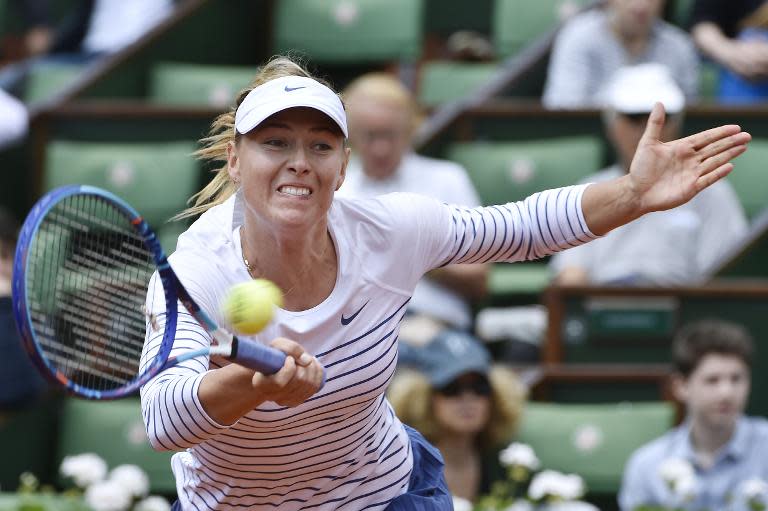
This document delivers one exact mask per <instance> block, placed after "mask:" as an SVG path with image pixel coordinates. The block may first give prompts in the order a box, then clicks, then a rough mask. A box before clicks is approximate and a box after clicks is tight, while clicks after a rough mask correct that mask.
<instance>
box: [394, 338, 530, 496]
mask: <svg viewBox="0 0 768 511" xmlns="http://www.w3.org/2000/svg"><path fill="white" fill-rule="evenodd" d="M388 397H389V400H390V402H391V404H392V406H393V408H394V410H395V413H396V414H397V416H398V417H399V418H400V420H402V421H403V422H404V423H406V424H408V425H409V426H411V427H414V428H416V429H417V430H418V431H419V432H421V433H422V434H423V435H424V436H425V437H426V438H427V439H428V440H429V441H430V442H431V443H432V444H433V445H434V446H435V447H437V448H438V449H439V450H440V453H441V454H442V456H443V459H444V461H445V478H446V481H447V483H448V489H449V490H450V491H451V494H452V495H454V496H456V497H461V498H464V499H467V500H469V501H476V500H477V498H478V497H479V496H481V495H483V494H486V493H488V492H489V491H490V489H491V485H492V483H493V482H494V481H496V480H499V479H502V478H504V477H505V473H504V470H503V468H502V467H501V466H500V464H499V457H498V452H499V449H500V448H501V447H503V446H504V445H506V444H507V443H508V441H509V440H510V438H511V437H512V436H514V434H515V431H516V428H517V425H518V421H519V418H520V416H521V412H522V409H523V405H524V403H525V399H526V390H525V388H524V386H523V385H522V384H521V383H520V381H519V380H518V379H517V377H516V376H515V374H514V373H513V372H512V371H510V370H509V369H506V368H503V367H501V366H497V365H494V364H492V362H491V357H490V355H489V353H488V351H487V350H486V348H485V346H483V345H482V344H480V343H479V342H477V341H476V340H475V339H474V338H473V337H472V336H470V335H468V334H464V333H462V332H457V331H445V332H443V333H441V334H440V335H438V336H437V337H435V339H434V340H433V341H432V342H430V343H429V344H427V345H426V346H424V347H422V348H412V349H411V351H410V353H409V357H408V362H407V365H406V367H404V368H403V369H402V370H401V371H400V372H399V373H398V374H397V375H396V376H395V379H394V380H393V382H392V384H391V386H390V390H389V394H388Z"/></svg>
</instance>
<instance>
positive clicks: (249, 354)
mask: <svg viewBox="0 0 768 511" xmlns="http://www.w3.org/2000/svg"><path fill="white" fill-rule="evenodd" d="M229 359H230V360H232V361H233V362H236V363H238V364H240V365H241V366H245V367H248V368H250V369H254V370H256V371H258V372H260V373H263V374H266V375H270V374H275V373H276V372H278V371H279V370H280V369H282V367H283V364H285V353H283V352H282V351H280V350H277V349H275V348H271V347H269V346H264V345H263V344H259V343H257V342H253V341H247V340H244V339H238V338H237V337H232V355H230V356H229ZM323 386H325V369H323V381H322V383H321V384H320V388H321V389H322V388H323Z"/></svg>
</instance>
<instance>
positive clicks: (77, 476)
mask: <svg viewBox="0 0 768 511" xmlns="http://www.w3.org/2000/svg"><path fill="white" fill-rule="evenodd" d="M59 471H60V472H61V475H63V476H64V477H71V478H72V479H73V480H74V481H75V484H76V485H78V486H79V487H81V488H86V487H87V486H88V485H91V484H93V483H96V482H98V481H101V480H103V479H104V477H105V476H106V475H107V463H106V462H105V461H104V460H103V459H101V458H100V457H99V456H97V455H96V454H93V453H85V454H79V455H77V456H66V457H65V458H64V461H62V462H61V467H60V468H59Z"/></svg>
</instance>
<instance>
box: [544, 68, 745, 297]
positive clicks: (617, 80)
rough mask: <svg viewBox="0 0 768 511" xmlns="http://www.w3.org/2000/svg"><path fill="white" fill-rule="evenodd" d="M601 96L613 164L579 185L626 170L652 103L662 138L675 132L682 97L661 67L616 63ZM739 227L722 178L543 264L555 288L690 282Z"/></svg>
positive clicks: (738, 210) (732, 196) (740, 217)
mask: <svg viewBox="0 0 768 511" xmlns="http://www.w3.org/2000/svg"><path fill="white" fill-rule="evenodd" d="M602 101H603V104H604V109H603V121H604V125H605V132H606V135H607V138H608V139H609V141H610V142H611V145H612V146H613V150H614V152H615V153H616V156H617V158H618V161H617V162H616V164H614V165H612V166H611V167H609V168H607V169H605V170H603V171H601V172H598V173H597V174H593V175H591V176H589V177H587V178H586V179H584V182H602V181H606V180H609V179H612V178H613V177H619V176H621V175H624V174H626V173H627V172H628V170H629V164H630V162H631V161H632V158H633V157H634V155H635V151H636V150H637V147H638V144H639V143H640V138H641V137H642V134H643V130H644V129H645V126H646V124H647V122H648V117H649V115H650V112H651V109H652V108H653V105H654V103H655V102H656V101H661V102H662V103H663V104H664V107H665V108H666V111H667V123H666V124H665V126H664V130H663V132H662V140H673V139H675V138H678V137H679V136H680V133H681V131H682V123H683V109H684V106H685V96H684V94H683V91H682V90H681V89H680V87H678V85H677V84H676V83H675V81H674V80H673V78H672V75H671V74H670V72H669V70H668V68H667V67H665V66H662V65H660V64H641V65H636V66H628V67H625V68H622V69H621V70H620V71H619V72H617V73H616V74H615V75H614V77H613V79H612V80H611V81H610V83H609V84H608V85H607V86H606V88H605V89H604V91H603V93H602ZM746 232H747V220H746V216H745V214H744V210H743V208H742V206H741V204H740V203H739V199H738V197H737V195H736V193H735V192H734V191H733V188H731V186H730V184H729V183H728V182H727V181H726V180H722V181H720V182H718V183H716V184H715V185H713V186H711V187H710V188H708V189H707V190H705V191H704V192H702V193H701V194H699V195H698V196H697V197H695V198H694V199H693V200H691V201H690V202H688V203H687V204H684V205H682V206H680V207H677V208H675V209H672V210H669V211H664V212H657V213H653V214H651V215H647V216H645V217H644V218H642V219H640V220H639V221H637V222H633V223H632V224H628V225H625V226H622V227H620V228H618V229H615V230H614V231H612V232H610V233H609V234H608V235H607V236H605V237H603V238H601V239H599V240H596V241H595V242H594V243H589V244H588V245H584V246H581V247H576V248H573V249H570V250H566V251H564V252H562V253H560V254H557V255H555V256H554V257H553V258H552V262H551V268H552V270H553V273H554V275H555V279H556V281H557V282H558V283H560V284H562V285H582V284H588V283H592V284H601V285H661V286H674V285H697V284H699V283H701V282H702V281H704V280H705V279H706V278H707V275H708V274H709V271H710V270H711V268H712V267H713V265H714V264H715V263H716V261H718V260H719V259H720V258H721V257H722V256H723V255H724V254H725V253H726V252H727V251H729V250H730V249H731V248H732V247H733V246H734V245H735V244H736V243H738V242H739V240H740V239H741V238H742V237H743V236H745V234H746Z"/></svg>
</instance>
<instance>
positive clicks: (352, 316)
mask: <svg viewBox="0 0 768 511" xmlns="http://www.w3.org/2000/svg"><path fill="white" fill-rule="evenodd" d="M366 305H368V302H365V303H364V304H363V306H362V307H360V308H359V309H357V312H355V313H354V314H352V315H351V316H349V317H348V318H345V317H344V313H342V314H341V324H342V325H345V326H346V325H348V324H350V323H352V321H354V320H355V318H356V317H357V315H358V314H360V311H362V310H363V309H364V308H365V306H366Z"/></svg>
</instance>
